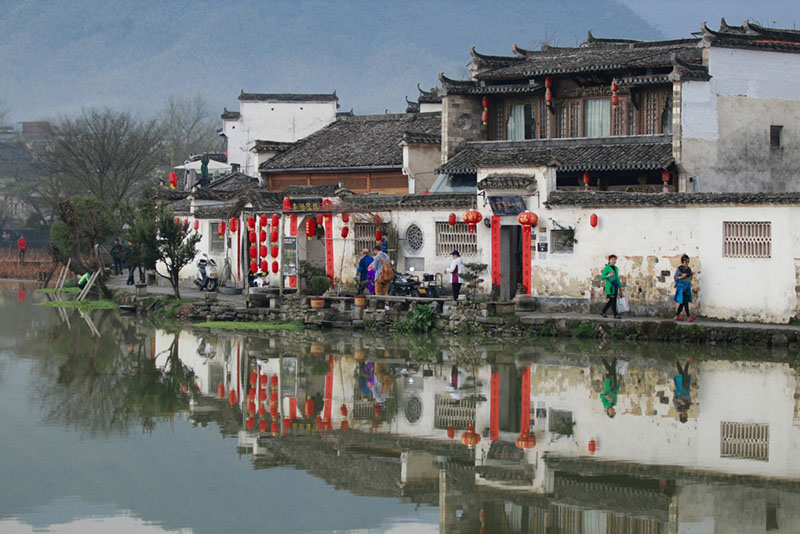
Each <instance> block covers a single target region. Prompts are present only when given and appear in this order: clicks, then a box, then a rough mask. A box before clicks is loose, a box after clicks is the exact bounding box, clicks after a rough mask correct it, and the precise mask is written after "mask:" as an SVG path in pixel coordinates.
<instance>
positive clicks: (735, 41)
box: [702, 19, 800, 53]
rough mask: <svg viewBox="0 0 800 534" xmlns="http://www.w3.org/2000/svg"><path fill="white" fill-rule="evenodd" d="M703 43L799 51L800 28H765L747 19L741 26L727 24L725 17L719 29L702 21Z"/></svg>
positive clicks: (730, 46) (779, 50)
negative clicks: (713, 28) (712, 28)
mask: <svg viewBox="0 0 800 534" xmlns="http://www.w3.org/2000/svg"><path fill="white" fill-rule="evenodd" d="M702 30H703V44H704V45H705V46H719V47H723V48H753V49H761V50H774V51H778V52H794V53H800V30H788V29H780V28H765V27H764V26H759V25H758V24H755V23H753V22H750V21H749V20H745V21H744V23H743V24H742V26H728V24H727V23H726V22H725V19H722V22H721V23H720V29H719V31H713V30H711V29H709V28H708V26H706V24H705V23H703V26H702Z"/></svg>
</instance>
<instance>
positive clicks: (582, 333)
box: [570, 323, 595, 337]
mask: <svg viewBox="0 0 800 534" xmlns="http://www.w3.org/2000/svg"><path fill="white" fill-rule="evenodd" d="M570 332H572V335H573V336H574V337H595V331H594V328H593V327H592V325H591V324H589V323H581V324H579V325H578V326H576V327H574V328H572V329H571V330H570Z"/></svg>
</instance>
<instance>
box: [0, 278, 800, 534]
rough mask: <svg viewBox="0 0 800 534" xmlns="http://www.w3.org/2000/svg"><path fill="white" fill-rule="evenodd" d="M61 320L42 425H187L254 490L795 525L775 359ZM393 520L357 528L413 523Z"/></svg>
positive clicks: (447, 522)
mask: <svg viewBox="0 0 800 534" xmlns="http://www.w3.org/2000/svg"><path fill="white" fill-rule="evenodd" d="M15 292H16V290H15ZM12 298H13V296H12ZM29 300H30V298H29ZM14 304H15V305H17V304H18V303H17V302H14ZM20 309H21V310H24V309H25V307H22V308H20ZM0 310H2V311H0V313H8V311H7V308H0ZM48 311H49V310H48ZM21 313H22V314H23V315H24V314H25V313H28V312H27V311H22V312H21ZM33 315H35V314H33ZM67 318H68V319H69V320H70V321H69V327H67V323H66V321H65V320H64V317H60V318H59V315H58V314H56V313H55V312H53V313H52V314H50V315H49V319H48V320H47V321H46V322H43V320H42V319H35V318H34V317H33V316H31V317H30V319H31V320H32V321H34V320H35V321H39V323H38V325H39V326H38V328H39V333H38V335H35V336H33V337H31V338H26V339H27V342H26V346H27V351H28V352H29V353H30V356H29V357H30V358H31V359H32V361H33V370H34V372H33V374H32V376H34V379H33V380H32V382H33V383H34V384H40V385H41V387H36V388H34V389H35V391H36V399H37V402H38V403H39V405H40V407H41V409H42V410H43V417H44V419H45V420H46V421H47V422H48V423H49V424H51V425H59V426H64V427H70V428H75V429H78V430H79V431H81V432H84V433H86V434H87V435H125V434H127V433H128V432H130V431H131V430H133V429H136V430H142V431H144V432H145V433H146V434H148V433H158V427H159V425H160V424H162V423H168V424H169V425H172V424H173V422H174V421H175V419H176V417H177V418H180V417H184V416H185V417H188V419H189V421H190V422H191V424H192V425H194V426H195V427H197V428H195V429H193V431H194V432H200V431H201V429H202V428H205V429H206V430H210V431H211V433H212V434H214V435H216V433H217V432H218V433H219V434H220V435H221V436H223V437H232V438H234V439H231V440H230V441H225V442H223V443H224V444H225V445H226V446H227V451H228V452H227V454H229V455H231V456H235V455H237V454H238V455H239V456H241V457H243V458H247V459H248V460H249V462H250V463H251V465H252V468H253V471H254V472H258V474H260V475H262V477H263V476H264V475H265V473H275V474H281V473H283V471H282V468H290V469H292V468H293V469H296V470H301V471H303V472H306V473H308V474H310V475H311V476H313V477H315V478H316V479H318V480H321V481H324V482H325V483H326V484H327V485H328V486H330V487H333V488H336V489H338V490H344V491H345V492H347V493H348V494H350V495H354V496H361V497H365V498H366V497H381V498H384V499H390V500H394V501H397V502H405V503H411V504H413V505H415V506H416V507H418V508H417V509H420V510H424V509H426V508H427V507H434V508H438V529H439V531H441V532H452V533H462V532H463V533H467V532H470V533H472V532H500V533H503V532H515V533H516V532H532V533H560V532H565V533H567V532H569V533H572V532H580V533H586V534H593V533H616V532H626V533H628V532H630V533H639V532H641V533H665V534H666V533H667V532H700V533H703V532H726V533H727V532H731V533H745V532H748V533H749V532H764V531H765V530H770V531H775V532H796V531H797V530H798V525H800V517H798V516H799V515H800V511H798V510H800V507H798V505H800V460H798V459H797V452H798V449H800V430H799V429H800V386H799V385H798V384H799V382H798V376H797V369H796V368H795V367H793V366H791V365H789V364H787V363H785V362H786V361H793V359H788V358H787V353H786V352H767V350H766V349H765V351H764V352H763V353H761V354H758V355H753V354H747V353H740V352H738V351H736V350H728V349H718V348H714V347H712V348H709V349H696V348H692V349H691V351H690V352H687V351H686V348H685V347H684V348H682V349H681V350H676V348H675V347H671V346H665V345H655V344H653V345H636V346H634V345H626V344H615V343H610V344H606V345H596V344H587V343H586V342H583V341H581V342H578V341H558V342H548V343H540V342H537V343H536V344H533V343H529V344H526V345H525V346H522V347H520V346H516V347H515V346H510V345H504V344H493V345H476V344H475V343H474V340H469V339H436V338H391V337H380V336H376V337H371V336H368V335H367V336H363V337H361V336H341V337H339V336H335V335H332V334H329V333H323V332H270V333H263V334H254V335H246V336H245V335H237V334H230V333H225V332H220V331H205V330H202V329H196V330H182V331H167V330H163V329H159V328H156V327H154V326H153V325H148V324H147V323H145V322H141V321H138V320H136V319H133V318H121V317H119V316H118V315H116V314H113V313H99V312H95V313H93V314H91V316H90V317H89V319H90V321H91V323H90V322H89V321H86V320H85V318H82V317H80V316H78V315H77V314H70V315H69V316H68V317H67ZM12 320H16V319H12ZM97 333H99V334H100V335H99V336H98V335H97ZM6 335H8V334H6ZM16 335H19V336H24V335H25V334H23V333H22V332H21V331H20V332H18V333H17V334H16ZM8 341H9V340H6V342H8ZM42 346H44V347H46V349H47V350H37V349H36V348H35V347H39V348H41V347H42ZM21 352H23V353H24V352H25V351H24V350H21ZM676 354H680V359H679V360H676V358H675V355H676ZM753 356H758V360H759V361H753ZM1 377H2V368H0V378H1ZM610 410H613V417H611V416H610V415H611V413H610ZM203 435H204V436H208V434H207V433H206V434H203ZM205 439H207V438H205ZM234 448H235V449H236V450H234ZM207 462H211V463H215V462H219V463H221V459H220V458H217V457H209V458H207ZM264 470H267V471H264ZM256 480H258V479H256ZM261 480H262V481H263V480H265V479H264V478H261ZM223 482H224V484H228V483H231V484H235V481H233V480H230V481H223ZM262 483H263V482H262ZM294 483H296V481H295V482H294ZM283 489H284V490H286V491H291V486H287V487H286V488H283ZM239 500H241V497H239ZM246 500H247V499H246V498H245V501H246ZM370 502H372V503H373V504H371V505H370V506H373V507H374V506H375V505H374V501H370ZM318 504H320V503H318ZM371 510H373V508H369V507H367V508H366V511H367V512H370V511H371ZM340 513H342V514H345V515H348V514H350V515H353V516H355V515H357V511H356V508H355V507H353V508H347V509H346V510H344V511H341V510H340ZM371 513H373V515H374V512H371ZM291 519H292V520H293V521H296V522H299V521H300V519H299V518H291ZM342 521H344V519H343V518H342ZM392 521H394V522H392ZM392 521H389V520H380V521H377V522H376V523H373V524H369V523H367V525H364V524H363V523H357V522H356V523H354V524H350V527H351V528H362V529H366V531H375V532H382V531H388V530H390V529H394V530H395V531H403V529H404V528H406V529H408V530H406V531H418V530H419V529H420V528H422V527H421V525H420V524H417V523H413V524H412V523H408V524H405V523H397V522H396V518H395V520H392ZM378 523H379V524H378ZM422 523H425V522H424V521H422ZM234 524H235V522H234ZM0 525H2V523H0ZM387 525H390V526H387ZM182 526H185V525H184V524H180V523H179V524H177V525H172V526H171V527H172V528H177V527H182ZM429 526H430V525H429ZM325 528H326V527H320V526H319V525H316V526H313V527H312V526H309V527H308V528H306V530H305V531H324V530H325ZM328 528H341V527H340V525H338V524H337V525H331V526H329V527H328ZM285 530H286V529H285ZM433 530H434V531H435V530H436V528H435V527H433ZM296 531H304V530H302V529H300V528H298V529H297V530H296Z"/></svg>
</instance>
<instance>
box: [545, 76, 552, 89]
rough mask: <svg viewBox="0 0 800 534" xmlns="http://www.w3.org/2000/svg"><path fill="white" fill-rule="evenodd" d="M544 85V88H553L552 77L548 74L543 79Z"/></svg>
mask: <svg viewBox="0 0 800 534" xmlns="http://www.w3.org/2000/svg"><path fill="white" fill-rule="evenodd" d="M544 86H545V88H546V89H552V88H553V79H552V78H551V77H550V76H548V77H546V78H545V79H544Z"/></svg>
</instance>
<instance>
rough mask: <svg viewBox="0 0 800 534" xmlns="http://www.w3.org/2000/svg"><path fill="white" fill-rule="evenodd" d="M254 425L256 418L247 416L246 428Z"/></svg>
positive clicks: (251, 428) (251, 427)
mask: <svg viewBox="0 0 800 534" xmlns="http://www.w3.org/2000/svg"><path fill="white" fill-rule="evenodd" d="M255 426H256V418H255V417H248V418H247V430H253V428H255Z"/></svg>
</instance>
